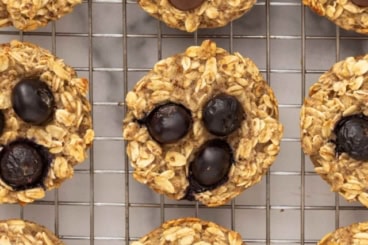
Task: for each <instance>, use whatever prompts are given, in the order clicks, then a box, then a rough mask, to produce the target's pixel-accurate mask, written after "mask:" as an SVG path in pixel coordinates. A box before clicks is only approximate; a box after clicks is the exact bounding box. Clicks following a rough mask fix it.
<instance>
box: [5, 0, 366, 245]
mask: <svg viewBox="0 0 368 245" xmlns="http://www.w3.org/2000/svg"><path fill="white" fill-rule="evenodd" d="M0 38H1V41H2V42H6V41H9V40H11V39H20V40H26V41H31V42H34V43H36V44H39V45H40V46H42V47H44V48H48V49H50V50H51V51H52V52H53V53H55V54H56V55H57V56H59V57H61V58H64V59H65V60H66V62H67V63H68V64H70V65H72V66H74V67H75V69H76V70H77V72H78V74H79V75H80V76H86V77H88V78H89V80H90V90H89V95H88V96H89V99H90V101H91V102H92V105H93V119H94V128H95V130H96V139H95V143H94V145H93V146H92V148H91V150H90V157H89V159H88V161H86V163H84V164H82V165H80V166H78V167H77V168H76V171H75V177H74V178H73V179H72V180H69V181H67V182H65V183H64V184H63V185H62V187H61V188H60V189H59V190H55V191H51V192H49V193H48V194H47V196H46V197H45V199H44V200H40V201H37V202H35V203H33V204H29V205H27V206H26V207H20V206H18V205H16V204H13V205H2V206H0V218H1V219H7V218H14V217H20V218H25V219H28V220H33V221H35V222H38V223H40V224H43V225H45V226H47V227H48V228H49V229H50V230H52V231H54V232H55V233H56V234H57V235H58V236H60V237H61V238H62V239H63V240H64V241H65V243H66V244H73V245H74V244H76V245H80V244H83V245H84V244H91V245H94V244H109V245H111V244H129V243H130V242H131V241H134V240H137V239H139V237H141V236H143V235H144V234H146V233H147V232H149V231H150V230H152V229H154V228H156V227H157V226H159V224H161V223H162V222H164V221H165V220H168V219H172V218H178V217H185V216H197V217H201V218H203V219H207V220H212V221H215V222H217V223H219V224H220V225H223V226H225V227H227V228H230V229H233V230H237V231H238V232H240V233H241V235H242V237H243V238H244V240H245V241H246V243H247V244H314V243H316V242H317V240H319V239H320V238H321V237H322V236H323V235H324V234H325V233H327V232H329V231H332V230H334V229H335V228H337V227H339V226H342V225H348V224H350V223H353V222H357V221H364V220H367V219H368V216H367V212H366V211H365V208H363V207H362V206H360V205H359V204H356V203H355V204H349V203H346V202H345V201H344V200H342V199H341V198H340V197H339V196H338V195H336V194H333V193H331V192H330V191H329V188H328V186H327V184H326V183H324V182H323V181H322V180H321V179H320V178H319V176H317V175H316V174H315V173H314V172H313V169H312V167H311V166H312V164H311V163H310V162H309V159H308V158H305V156H304V154H303V152H302V151H301V148H300V138H299V132H298V130H299V128H298V120H299V110H300V106H301V103H302V101H303V99H304V96H305V95H306V94H307V91H308V87H309V86H310V84H312V83H313V82H315V81H316V80H317V78H318V77H319V76H320V75H321V74H322V73H323V72H324V71H326V70H327V69H328V68H329V67H330V66H331V65H332V64H333V63H334V62H335V61H337V60H340V58H341V59H342V58H344V57H346V56H349V55H359V54H362V53H364V52H365V50H367V48H368V45H367V42H366V41H367V38H366V37H364V36H361V35H357V34H353V33H348V32H345V31H341V30H340V29H338V28H336V27H335V26H334V25H333V24H332V23H330V22H328V21H327V20H325V19H323V18H321V17H318V16H316V15H314V14H313V13H311V11H310V10H309V9H308V8H305V7H303V6H302V5H301V4H300V2H299V1H292V0H291V1H288V0H285V1H283V0H275V1H274V0H266V1H259V2H258V3H257V4H256V6H255V7H254V8H253V9H252V10H251V11H250V12H249V13H248V14H246V15H245V16H243V17H242V18H241V19H239V20H237V21H234V22H233V23H231V24H229V25H228V26H227V27H224V28H218V29H213V30H201V31H198V32H196V33H194V34H188V33H183V32H180V31H176V30H173V29H170V28H167V27H166V26H165V25H164V24H162V23H160V22H159V21H157V20H154V19H153V18H151V17H150V16H148V15H147V14H146V13H144V12H143V11H142V10H141V9H140V8H139V7H138V5H137V3H136V2H135V1H129V0H123V1H119V0H117V1H115V0H111V1H109V0H96V1H94V0H89V1H88V2H84V3H83V4H82V5H80V6H78V7H77V8H76V9H75V11H74V13H72V14H70V15H68V16H65V17H64V18H62V19H61V20H59V21H58V22H56V23H51V24H50V25H49V26H48V27H46V28H42V29H40V30H37V31H34V32H27V33H23V32H18V31H16V30H15V29H13V28H5V29H3V30H1V31H0ZM204 39H213V40H215V41H216V42H217V43H218V45H219V46H221V47H223V48H226V49H228V50H229V51H231V52H233V51H239V52H240V53H242V54H243V55H245V56H248V57H250V58H252V59H253V60H254V61H255V63H256V64H257V65H258V66H259V67H260V70H261V72H262V73H263V74H264V76H265V78H266V80H267V81H269V83H270V85H271V87H272V88H273V89H274V91H275V93H276V96H277V97H278V100H279V106H280V116H281V121H282V122H283V123H284V125H285V135H284V138H283V140H282V148H281V152H280V155H279V157H278V159H277V161H276V162H275V164H274V165H273V166H272V168H271V171H270V172H269V173H268V174H267V176H265V177H264V178H263V180H262V181H261V183H259V184H257V185H255V186H254V187H251V188H250V189H248V190H246V191H245V192H244V193H243V194H242V195H240V196H239V197H238V198H236V199H235V200H234V201H232V202H231V203H229V204H227V205H224V206H222V207H218V208H207V207H204V206H202V205H199V204H198V203H195V202H187V201H173V200H168V199H166V198H165V197H163V196H159V195H157V194H155V193H153V192H152V191H151V190H149V189H148V188H147V187H145V186H143V185H141V184H138V183H137V182H135V181H134V180H133V178H132V176H131V174H132V170H131V168H130V167H129V163H128V160H127V158H126V156H125V152H124V141H123V139H122V137H121V120H122V118H123V115H124V110H125V108H124V106H123V103H122V102H123V101H124V95H125V94H126V92H127V91H128V90H129V89H130V88H132V86H134V84H135V83H136V82H137V81H138V79H139V78H140V77H141V76H143V75H144V74H145V73H146V72H147V71H149V69H150V68H151V67H152V66H153V64H154V63H155V62H157V61H158V60H159V59H161V58H165V57H166V56H169V55H171V54H174V53H177V52H182V51H183V50H184V49H185V48H186V47H187V46H189V45H194V44H200V42H201V41H202V40H204Z"/></svg>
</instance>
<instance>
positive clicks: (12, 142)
mask: <svg viewBox="0 0 368 245" xmlns="http://www.w3.org/2000/svg"><path fill="white" fill-rule="evenodd" d="M27 79H30V80H32V81H33V82H32V86H34V87H35V88H37V89H35V90H34V89H29V87H27V86H25V87H23V85H22V87H21V88H22V89H23V92H24V91H25V92H24V93H25V94H22V96H24V95H27V93H36V94H37V93H39V94H40V96H41V98H42V100H46V102H47V103H51V102H50V101H49V100H50V98H53V99H52V103H51V104H50V105H52V112H50V111H48V109H47V108H42V107H43V106H45V105H44V104H42V103H41V104H37V103H38V102H37V103H36V102H35V104H34V105H32V106H31V107H30V108H28V110H29V113H30V114H29V115H32V112H34V113H35V115H37V116H40V115H41V116H42V117H44V115H43V112H46V113H47V120H46V121H44V122H43V123H42V124H40V125H38V124H34V123H32V122H28V120H25V119H24V118H23V116H22V115H23V114H22V112H23V111H24V108H23V106H28V105H27V103H25V104H24V103H23V104H22V103H20V104H17V108H18V109H19V110H20V112H21V113H19V111H18V113H17V112H16V111H15V108H14V107H13V106H14V103H13V102H14V101H12V95H13V93H14V91H17V89H16V87H17V85H18V84H19V83H20V82H22V81H25V80H27ZM0 80H1V81H2V82H1V83H0V111H1V112H2V114H3V117H4V129H3V131H2V133H1V134H0V145H1V150H0V165H1V167H0V203H16V202H18V203H21V204H27V203H30V202H33V201H34V200H37V199H41V198H43V197H44V196H45V192H46V191H47V190H50V189H54V188H57V187H59V186H60V184H61V183H62V182H63V181H65V180H66V179H69V178H71V177H72V176H73V173H74V166H75V165H76V164H79V163H82V162H83V161H84V160H85V159H86V157H87V154H86V150H87V148H88V147H89V146H90V144H91V143H92V141H93V138H94V131H93V130H92V118H91V115H90V111H91V106H90V104H89V102H88V100H87V99H86V97H85V95H86V94H87V91H88V81H87V80H86V79H84V78H79V77H77V75H76V73H75V71H74V70H73V69H72V68H71V67H70V66H68V65H66V64H64V62H63V61H62V60H61V59H59V58H57V57H55V56H53V55H52V54H51V53H50V52H49V51H47V50H45V49H42V48H40V47H38V46H36V45H34V44H31V43H26V42H19V41H12V42H10V43H7V44H2V45H1V46H0ZM37 83H42V85H40V86H38V85H37ZM35 84H36V85H35ZM46 86H47V90H46ZM38 88H42V89H41V90H39V89H38ZM46 91H47V92H46ZM45 93H46V94H47V95H46V94H45ZM48 93H52V97H50V96H51V95H50V94H48ZM32 96H34V95H32ZM32 96H31V97H32ZM47 103H46V104H47ZM38 106H40V107H41V108H42V110H43V111H41V112H42V113H41V114H40V109H39V108H38ZM48 113H50V114H48ZM44 118H46V117H44ZM36 119H37V117H36Z"/></svg>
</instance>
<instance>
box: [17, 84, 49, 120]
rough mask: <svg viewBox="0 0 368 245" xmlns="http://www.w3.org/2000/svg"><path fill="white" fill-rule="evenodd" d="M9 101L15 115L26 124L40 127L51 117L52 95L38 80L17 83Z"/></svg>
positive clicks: (45, 85)
mask: <svg viewBox="0 0 368 245" xmlns="http://www.w3.org/2000/svg"><path fill="white" fill-rule="evenodd" d="M11 100H12V106H13V109H14V111H15V113H16V114H17V115H18V117H20V118H21V119H22V120H23V121H25V122H27V123H31V124H34V125H40V124H43V123H45V122H47V121H48V120H49V119H50V118H51V117H52V116H53V113H54V109H55V108H54V107H55V101H54V100H55V99H54V95H53V94H52V91H51V90H50V88H49V87H48V86H47V84H46V83H45V82H43V81H41V80H40V79H39V78H38V79H29V78H27V79H23V80H21V81H19V82H18V83H17V84H16V85H15V86H14V88H13V91H12V95H11Z"/></svg>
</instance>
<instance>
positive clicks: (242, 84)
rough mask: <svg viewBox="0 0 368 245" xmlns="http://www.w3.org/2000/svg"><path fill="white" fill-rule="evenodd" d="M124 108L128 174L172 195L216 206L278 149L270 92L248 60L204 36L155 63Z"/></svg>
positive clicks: (251, 180) (253, 178) (258, 173)
mask: <svg viewBox="0 0 368 245" xmlns="http://www.w3.org/2000/svg"><path fill="white" fill-rule="evenodd" d="M126 106H127V113H126V115H125V119H124V122H123V128H124V132H123V136H124V139H125V140H126V151H127V155H128V157H129V159H130V161H131V165H132V166H133V168H134V173H133V176H134V178H135V179H136V180H137V181H139V182H141V183H143V184H147V185H148V186H149V187H150V188H152V189H153V190H155V191H156V192H158V193H160V194H165V195H167V196H168V197H170V198H172V199H176V200H181V199H188V200H198V201H200V202H202V203H203V204H205V205H207V206H218V205H223V204H225V203H227V202H228V201H230V200H231V199H232V198H234V197H236V196H237V195H239V194H240V193H241V192H243V191H244V190H245V189H246V188H248V187H250V186H252V185H254V184H255V183H257V182H259V181H260V180H261V178H262V176H263V175H264V174H265V173H266V171H267V170H268V169H269V167H270V166H271V164H272V163H273V162H274V160H275V158H276V155H277V154H278V152H279V149H280V140H281V137H282V132H283V127H282V125H281V124H280V122H279V121H278V107H277V101H276V99H275V96H274V93H273V91H272V90H271V88H270V87H269V86H268V85H267V84H266V82H265V81H264V80H263V78H262V75H261V74H260V73H259V70H258V68H257V67H256V65H255V64H254V63H253V62H252V61H251V60H250V59H249V58H245V57H242V56H241V55H240V54H239V53H234V54H229V53H228V52H227V51H225V50H224V49H222V48H218V47H217V46H216V44H215V43H214V42H212V41H209V40H207V41H204V42H203V43H202V44H201V46H191V47H189V48H187V50H186V51H185V52H183V53H180V54H176V55H174V56H172V57H168V58H166V59H163V60H161V61H159V62H158V63H156V65H155V66H154V68H153V69H152V70H151V71H150V72H149V73H148V74H147V75H146V76H144V77H143V78H142V79H141V80H140V81H139V82H138V83H137V84H136V85H135V87H134V89H133V90H132V91H130V92H129V93H128V94H127V96H126Z"/></svg>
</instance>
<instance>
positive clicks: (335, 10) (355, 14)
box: [303, 0, 368, 34]
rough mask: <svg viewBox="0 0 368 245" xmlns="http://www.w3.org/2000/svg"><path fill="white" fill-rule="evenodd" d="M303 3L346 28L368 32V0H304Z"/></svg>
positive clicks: (363, 32) (362, 32)
mask: <svg viewBox="0 0 368 245" xmlns="http://www.w3.org/2000/svg"><path fill="white" fill-rule="evenodd" d="M303 4H305V5H307V6H309V7H310V8H311V9H312V10H313V11H314V12H316V13H317V14H318V15H320V16H323V17H326V18H327V19H329V20H330V21H332V22H334V23H335V24H336V25H337V26H339V27H341V28H343V29H345V30H348V31H355V32H358V33H361V34H367V33H368V19H367V15H368V8H367V7H368V1H366V0H347V1H334V0H328V1H323V0H303Z"/></svg>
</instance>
